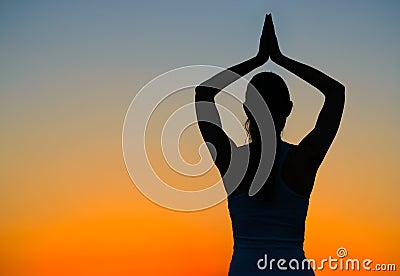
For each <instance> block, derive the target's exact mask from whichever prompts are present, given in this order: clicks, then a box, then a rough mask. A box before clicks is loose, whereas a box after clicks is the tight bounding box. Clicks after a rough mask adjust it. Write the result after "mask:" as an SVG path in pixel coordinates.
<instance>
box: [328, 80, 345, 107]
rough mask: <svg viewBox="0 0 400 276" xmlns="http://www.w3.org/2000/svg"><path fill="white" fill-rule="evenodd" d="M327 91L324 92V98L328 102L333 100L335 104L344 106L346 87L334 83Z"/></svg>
mask: <svg viewBox="0 0 400 276" xmlns="http://www.w3.org/2000/svg"><path fill="white" fill-rule="evenodd" d="M328 91H329V93H326V94H325V99H326V100H329V101H330V102H332V103H333V102H335V103H336V104H335V105H336V106H344V103H345V98H346V93H345V91H346V87H345V86H344V85H343V84H341V83H339V82H338V83H336V84H335V86H333V87H331V88H330V89H329V90H328Z"/></svg>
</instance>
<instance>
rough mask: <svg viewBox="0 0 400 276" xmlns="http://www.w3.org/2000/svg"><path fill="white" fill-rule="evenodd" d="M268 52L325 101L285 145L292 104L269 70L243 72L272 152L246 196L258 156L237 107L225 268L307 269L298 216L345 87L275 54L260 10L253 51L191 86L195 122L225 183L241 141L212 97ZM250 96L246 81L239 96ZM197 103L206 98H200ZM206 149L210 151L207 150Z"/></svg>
mask: <svg viewBox="0 0 400 276" xmlns="http://www.w3.org/2000/svg"><path fill="white" fill-rule="evenodd" d="M269 58H270V59H271V60H272V61H273V62H275V63H276V64H278V65H280V66H282V67H283V68H285V69H286V70H288V71H290V72H292V73H293V74H295V75H297V76H298V77H300V78H301V79H303V80H304V81H306V82H308V83H309V84H311V85H312V86H314V87H315V88H317V89H318V90H319V91H320V92H321V93H322V94H323V95H324V96H325V101H324V104H323V107H322V109H321V111H320V113H319V115H318V119H317V121H316V124H315V127H314V129H313V130H312V131H311V132H310V133H308V134H307V135H306V136H305V138H304V139H302V141H301V142H300V143H299V144H298V145H291V144H288V143H286V142H284V141H282V139H281V137H280V135H281V132H282V130H283V128H284V126H285V123H286V118H287V117H288V116H289V114H290V112H291V109H292V102H291V100H290V96H289V90H288V88H287V86H286V84H285V82H284V81H283V79H282V78H281V77H279V76H278V75H276V74H274V73H270V72H263V73H259V74H257V75H255V76H254V77H253V78H252V79H251V81H250V83H251V84H252V85H253V86H254V87H255V88H256V89H257V90H258V91H259V93H260V94H261V96H262V97H263V99H264V101H265V102H266V104H267V106H268V108H269V110H270V113H271V115H272V119H273V122H274V124H275V129H276V136H277V137H276V138H277V139H276V141H277V145H276V155H275V160H274V164H273V168H272V170H271V173H270V175H269V177H268V179H267V181H266V183H265V185H264V186H263V187H262V188H261V190H260V191H259V192H258V193H257V194H256V195H254V196H249V195H248V190H249V186H250V184H251V182H252V180H253V178H254V174H255V171H256V169H257V167H258V164H259V160H260V152H261V151H260V147H261V138H260V133H259V128H258V126H257V124H256V122H255V119H254V117H253V116H252V114H251V113H250V112H249V110H248V109H247V108H246V107H244V109H245V112H246V115H247V116H248V120H247V122H246V125H245V127H246V130H247V132H248V136H249V140H250V143H249V144H248V145H245V146H242V147H248V150H249V153H250V158H249V164H248V166H247V168H246V174H245V176H244V177H243V179H242V180H241V181H240V184H239V185H238V187H237V189H235V190H234V191H233V192H232V191H229V190H228V189H227V192H228V194H229V195H228V208H229V213H230V217H231V220H232V230H233V238H234V252H233V255H232V260H231V263H230V269H229V275H230V276H237V275H240V276H251V275H288V274H289V275H314V272H313V270H312V268H310V264H309V263H308V261H307V260H306V259H305V254H304V251H303V242H304V231H305V219H306V215H307V210H308V203H309V197H310V194H311V191H312V188H313V185H314V179H315V176H316V173H317V170H318V168H319V166H320V164H321V163H322V160H323V159H324V157H325V155H326V153H327V151H328V149H329V147H330V145H331V144H332V141H333V139H334V137H335V135H336V133H337V131H338V128H339V124H340V120H341V117H342V113H343V107H344V100H345V93H344V92H345V87H344V86H343V85H342V84H340V83H339V82H338V81H336V80H334V79H332V78H330V77H329V76H327V75H325V74H324V73H322V72H320V71H318V70H316V69H314V68H312V67H310V66H308V65H305V64H302V63H300V62H298V61H295V60H293V59H291V58H289V57H287V56H285V55H284V54H282V53H281V51H280V49H279V46H278V41H277V38H276V35H275V30H274V25H273V22H272V17H271V15H270V14H267V15H266V17H265V21H264V26H263V31H262V35H261V39H260V44H259V50H258V53H257V55H256V56H254V57H252V58H250V59H249V60H246V61H244V62H242V63H240V64H238V65H235V66H233V67H231V68H229V69H227V70H225V71H223V72H221V73H219V74H217V75H215V76H214V77H212V78H211V79H209V80H207V81H206V82H204V83H203V84H201V85H199V86H197V87H196V89H195V90H196V95H195V100H196V113H197V119H198V125H199V128H200V131H201V134H202V136H203V139H204V140H205V142H207V143H208V145H209V144H212V145H213V146H214V149H215V151H216V155H215V156H214V162H215V164H216V166H217V168H218V170H219V172H220V174H221V176H222V177H223V181H224V185H225V187H227V186H229V185H227V184H231V183H225V181H234V180H232V179H231V178H230V179H229V180H227V179H225V177H224V175H225V173H226V172H227V170H228V167H229V165H230V162H231V159H233V158H235V156H236V155H235V151H240V148H241V147H236V145H235V144H234V142H233V141H232V140H231V139H230V138H229V137H228V136H227V135H226V134H225V132H224V131H223V130H222V127H221V122H220V118H219V115H218V111H217V109H216V107H215V102H214V97H215V96H216V94H217V93H218V92H219V91H220V90H222V89H223V88H224V87H226V86H227V85H229V84H230V83H232V82H234V81H236V80H237V79H238V78H240V77H241V76H244V75H246V74H247V73H249V72H250V71H252V70H254V69H255V68H257V67H259V66H261V65H263V64H264V63H266V62H267V61H268V59H269ZM252 97H253V95H252V93H251V92H250V89H249V88H247V91H246V102H248V101H251V98H252ZM201 102H208V104H206V105H201V104H200V103H201ZM210 103H211V104H210ZM205 118H206V119H205ZM207 120H208V122H207ZM211 122H214V123H211ZM209 149H210V152H211V153H212V152H213V150H211V148H209ZM233 186H235V185H233ZM236 186H237V185H236ZM279 259H283V261H279Z"/></svg>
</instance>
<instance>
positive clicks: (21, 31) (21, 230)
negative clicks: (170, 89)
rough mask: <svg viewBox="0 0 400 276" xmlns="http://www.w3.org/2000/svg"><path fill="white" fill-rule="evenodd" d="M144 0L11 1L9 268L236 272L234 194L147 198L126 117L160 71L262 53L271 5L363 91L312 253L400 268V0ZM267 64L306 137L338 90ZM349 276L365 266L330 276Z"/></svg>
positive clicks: (330, 176) (331, 158)
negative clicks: (126, 150)
mask: <svg viewBox="0 0 400 276" xmlns="http://www.w3.org/2000/svg"><path fill="white" fill-rule="evenodd" d="M144 2H145V1H140V2H139V1H138V2H135V1H63V2H62V1H1V3H0V103H1V108H0V118H1V121H0V126H1V129H2V131H1V138H0V139H1V144H0V145H1V156H2V158H1V160H0V162H1V166H0V168H1V169H0V177H1V184H0V223H1V228H0V243H1V246H0V275H9V276H11V275H12V276H17V275H18V276H28V275H29V276H36V275H37V276H39V275H40V276H42V275H224V274H226V272H227V269H228V265H229V260H230V255H231V254H232V238H231V230H230V221H229V217H228V213H227V209H226V208H227V206H226V202H223V203H222V204H219V205H217V206H215V207H213V208H210V209H207V210H204V211H200V212H189V213H183V212H176V211H171V210H168V209H165V208H162V207H160V206H157V205H156V204H154V203H152V202H150V201H149V200H147V199H146V198H145V197H144V196H143V195H142V194H141V193H140V192H139V191H138V190H137V189H136V188H135V186H134V185H133V184H132V182H131V180H130V178H129V176H128V174H127V172H126V169H125V165H124V161H123V156H122V149H121V136H122V124H123V120H124V116H125V113H126V111H127V108H128V106H129V104H130V102H131V101H132V99H133V97H134V96H135V94H136V93H137V92H138V91H139V89H140V88H141V87H142V86H143V85H145V84H146V83H147V82H148V81H150V80H151V79H152V78H154V77H156V76H157V75H159V74H161V73H164V72H165V71H167V70H170V69H173V68H176V67H180V66H184V65H192V64H210V65H216V66H221V67H224V66H230V65H233V64H235V63H237V62H240V61H242V60H244V59H246V58H249V57H251V56H252V55H254V54H255V53H256V50H257V47H258V41H259V35H260V32H261V27H262V23H263V19H264V15H265V13H267V12H272V14H273V18H274V22H275V26H276V32H277V35H278V39H279V42H280V46H281V49H282V51H283V52H284V53H285V54H287V55H288V56H290V57H293V58H296V59H298V60H300V61H302V62H305V63H307V64H310V65H314V66H315V67H317V68H319V69H321V70H322V71H324V72H326V73H328V74H330V75H332V76H333V77H335V78H336V79H338V80H339V81H341V82H342V83H344V84H345V86H346V89H347V101H346V107H345V113H344V116H343V123H342V125H341V128H340V131H339V134H338V136H337V138H336V140H335V142H334V144H333V146H332V148H331V150H330V152H329V154H328V156H327V157H326V160H325V161H324V163H323V165H322V166H321V168H320V170H319V173H318V177H317V180H316V185H315V189H314V191H313V194H312V196H311V200H310V209H309V216H308V218H307V225H306V227H307V230H306V244H305V248H306V253H307V256H308V257H309V258H315V259H322V258H327V257H328V256H336V249H337V248H338V247H340V246H342V247H345V248H346V249H347V250H348V252H349V257H353V258H356V257H357V258H360V259H363V258H370V259H372V260H373V261H374V262H375V263H396V264H397V267H399V266H400V258H399V256H400V254H399V249H398V248H399V246H400V238H399V237H400V221H399V214H400V205H399V204H398V197H399V196H400V185H399V184H400V177H399V171H398V159H397V158H398V155H399V153H400V150H399V145H400V143H399V141H400V129H399V124H398V118H399V117H400V116H399V115H400V114H399V113H400V112H399V101H400V93H399V91H398V87H400V80H399V78H398V74H399V69H400V54H399V51H398V48H399V45H400V37H399V31H398V28H399V27H400V18H399V16H398V14H399V12H400V2H399V1H360V0H358V1H355V0H354V1H251V4H250V3H245V1H229V2H228V1H197V2H196V3H194V1H191V3H189V1H168V2H167V1H165V2H163V1H146V3H144ZM216 2H217V3H216ZM300 2H301V3H300ZM263 69H267V70H273V71H275V72H278V73H280V74H281V75H282V76H283V77H284V79H285V80H286V81H287V83H288V86H289V89H290V90H291V96H292V100H293V101H294V104H295V108H294V111H293V114H292V115H291V117H290V118H289V121H288V124H287V129H286V130H285V132H284V138H286V139H287V140H288V141H290V142H293V143H297V142H298V141H299V140H300V139H301V138H302V137H303V136H304V134H305V133H307V131H308V130H310V129H311V128H312V126H313V123H314V121H315V118H316V115H317V113H318V111H319V108H320V107H321V103H322V98H321V96H320V95H319V94H318V92H316V91H315V90H314V89H313V88H311V87H310V86H309V85H307V84H305V83H303V82H302V81H300V80H299V79H298V78H296V77H294V76H292V75H290V74H287V73H286V72H285V71H284V70H282V69H280V68H276V67H275V66H274V65H272V64H271V63H269V64H268V65H267V66H266V67H264V68H263ZM194 133H195V132H194ZM196 137H197V138H196V139H197V140H198V141H200V140H199V139H200V138H199V136H198V135H197V136H196ZM183 147H186V151H188V149H190V145H189V144H188V143H187V144H185V143H184V146H183ZM195 150H196V149H195ZM160 162H161V161H160ZM165 173H167V172H165ZM166 176H167V177H168V174H166ZM174 177H175V176H172V175H171V176H170V180H171V182H174V181H173V180H174V179H175V178H174ZM398 269H399V268H398ZM339 274H343V275H350V274H352V273H350V272H338V271H337V272H330V271H327V270H326V271H321V272H318V273H317V275H339ZM354 274H357V275H363V274H362V272H360V273H354ZM370 274H371V275H373V274H374V273H372V272H371V273H370ZM375 274H376V275H378V274H379V275H386V274H387V275H396V272H392V273H390V272H386V273H385V272H380V273H378V272H376V273H375ZM375 274H374V275H375Z"/></svg>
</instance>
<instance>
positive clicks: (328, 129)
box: [267, 17, 345, 171]
mask: <svg viewBox="0 0 400 276" xmlns="http://www.w3.org/2000/svg"><path fill="white" fill-rule="evenodd" d="M267 25H268V43H269V49H270V57H271V60H272V61H274V62H275V63H276V64H278V65H280V66H282V67H284V68H285V69H287V70H288V71H290V72H292V73H293V74H295V75H297V76H298V77H300V78H301V79H303V80H305V81H306V82H308V83H309V84H311V85H312V86H314V87H315V88H317V89H318V90H319V91H320V92H321V93H322V94H323V95H324V96H325V100H324V105H323V107H322V109H321V111H320V113H319V115H318V119H317V122H316V124H315V127H314V129H313V130H312V131H311V132H310V133H309V134H308V135H307V136H306V137H305V138H304V139H303V140H302V141H301V142H300V144H299V145H298V147H297V149H296V151H297V155H298V156H297V157H298V158H299V159H301V161H305V162H306V164H308V166H309V167H310V168H309V169H311V170H315V171H316V170H317V169H318V167H319V165H320V164H321V162H322V160H323V159H324V157H325V155H326V153H327V151H328V149H329V147H330V145H331V144H332V142H333V139H334V138H335V135H336V133H337V131H338V129H339V124H340V121H341V118H342V113H343V108H344V101H345V87H344V86H343V85H342V84H341V83H339V82H338V81H336V80H334V79H332V78H331V77H329V76H327V75H326V74H324V73H322V72H321V71H319V70H317V69H314V68H312V67H310V66H308V65H305V64H303V63H300V62H298V61H295V60H293V59H291V58H289V57H287V56H285V55H283V54H282V53H281V51H280V49H279V46H278V40H277V38H276V35H275V30H274V25H273V22H272V17H269V18H268V24H267Z"/></svg>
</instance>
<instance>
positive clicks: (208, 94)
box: [194, 85, 217, 102]
mask: <svg viewBox="0 0 400 276" xmlns="http://www.w3.org/2000/svg"><path fill="white" fill-rule="evenodd" d="M214 89H215V88H214ZM214 89H213V88H212V87H207V86H202V85H199V86H196V88H195V89H194V91H195V101H196V102H199V101H207V102H213V101H214V96H215V95H216V94H217V93H215V91H214Z"/></svg>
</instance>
